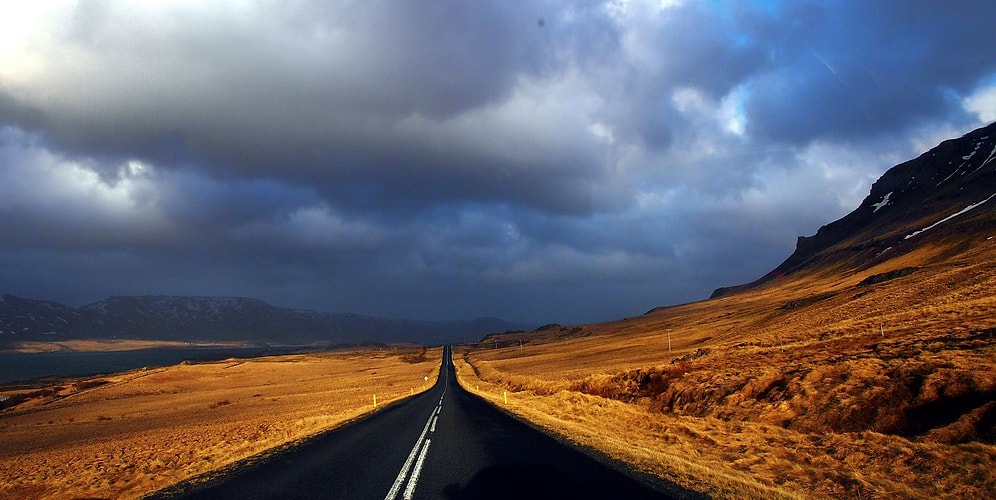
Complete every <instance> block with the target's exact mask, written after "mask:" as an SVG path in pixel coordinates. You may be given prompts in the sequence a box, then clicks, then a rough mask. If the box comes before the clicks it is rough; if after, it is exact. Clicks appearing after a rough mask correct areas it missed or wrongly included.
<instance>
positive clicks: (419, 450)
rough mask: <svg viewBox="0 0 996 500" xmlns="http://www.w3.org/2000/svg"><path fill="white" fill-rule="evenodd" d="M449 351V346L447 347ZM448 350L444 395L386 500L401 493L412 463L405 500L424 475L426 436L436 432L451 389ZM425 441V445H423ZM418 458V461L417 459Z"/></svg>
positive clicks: (427, 421)
mask: <svg viewBox="0 0 996 500" xmlns="http://www.w3.org/2000/svg"><path fill="white" fill-rule="evenodd" d="M446 349H449V346H447V347H446ZM446 349H444V351H443V375H444V377H443V395H441V396H439V403H437V404H436V407H435V408H433V410H432V413H430V414H429V420H426V421H425V427H423V428H422V434H420V435H419V436H418V439H416V440H415V446H413V447H412V451H411V453H409V454H408V459H407V460H405V464H404V465H403V466H402V467H401V471H399V472H398V477H396V478H395V479H394V484H392V485H391V490H390V491H388V492H387V496H386V497H384V500H394V499H395V498H397V497H398V492H399V491H401V485H402V484H404V483H405V478H406V477H408V471H409V470H411V468H412V462H415V469H414V470H413V471H412V476H411V477H410V478H408V486H406V487H405V491H404V498H405V500H411V498H412V494H413V493H414V492H415V485H416V484H417V483H418V477H419V475H420V474H421V473H422V465H423V464H424V462H425V456H426V455H427V454H428V453H429V443H430V442H431V440H429V439H426V438H425V436H426V434H428V433H434V432H436V422H437V421H439V413H440V412H442V411H443V396H445V395H446V389H447V388H449V377H446V376H445V375H446V373H447V366H446ZM423 441H424V445H423ZM416 456H417V457H418V460H417V461H416V459H415V457H416Z"/></svg>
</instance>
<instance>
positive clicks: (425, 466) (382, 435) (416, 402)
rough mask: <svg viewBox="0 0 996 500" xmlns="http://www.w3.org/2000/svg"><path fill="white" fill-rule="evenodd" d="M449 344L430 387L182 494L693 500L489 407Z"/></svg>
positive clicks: (174, 493)
mask: <svg viewBox="0 0 996 500" xmlns="http://www.w3.org/2000/svg"><path fill="white" fill-rule="evenodd" d="M450 356H451V352H450V348H449V347H446V348H445V349H444V355H443V363H442V365H441V367H440V376H439V380H438V381H437V383H436V385H435V386H433V387H432V389H430V390H429V391H427V392H424V393H422V394H420V395H417V396H415V397H413V398H410V399H408V400H406V401H404V402H401V403H399V404H396V405H394V406H391V407H389V408H386V409H384V410H382V411H380V412H378V413H376V414H374V415H372V416H370V417H369V418H366V419H364V420H362V421H359V422H356V423H353V424H350V425H348V426H346V427H343V428H341V429H338V430H335V431H332V432H329V433H327V434H325V435H323V436H321V437H319V438H316V439H314V440H312V441H309V442H308V443H306V444H304V445H301V446H299V447H296V448H294V449H291V450H289V451H287V452H284V453H281V454H279V455H275V456H273V457H271V458H269V459H267V460H265V461H263V462H261V463H257V464H252V465H246V466H243V467H239V468H237V470H236V471H235V472H233V473H232V474H230V475H228V476H226V477H224V478H222V479H220V480H216V481H214V482H212V483H210V484H209V485H208V486H207V487H201V489H198V490H195V491H185V492H184V491H183V490H184V488H185V487H184V486H181V487H180V488H174V489H173V490H171V491H169V492H164V493H163V494H161V495H160V496H161V497H162V496H167V497H176V496H177V495H179V496H180V497H182V498H189V499H202V498H203V499H208V498H210V499H216V498H239V499H270V498H273V499H276V498H280V499H287V498H332V499H377V500H379V499H382V498H383V499H402V498H416V499H430V498H431V499H435V498H441V499H453V500H455V499H485V498H495V499H499V498H500V499H506V498H514V499H522V498H543V499H556V498H571V499H601V498H623V499H641V498H695V497H698V495H696V494H694V493H691V492H687V491H684V490H681V489H680V488H678V487H677V486H673V485H668V484H662V483H658V484H656V488H654V487H651V486H648V485H647V484H645V483H643V482H641V481H639V480H637V479H634V477H633V476H631V475H629V474H624V473H622V472H619V471H618V470H616V469H614V468H611V467H609V466H607V465H604V464H603V463H601V462H599V461H597V460H595V459H593V458H591V457H590V456H588V455H587V454H585V453H582V452H580V451H578V450H576V449H574V448H572V447H569V446H565V445H564V444H562V443H561V442H559V441H558V440H556V439H553V438H551V437H549V436H547V435H546V434H544V433H542V432H540V431H537V430H535V429H533V428H532V427H530V426H528V425H526V424H524V423H522V422H520V421H518V420H516V419H514V418H512V417H510V416H508V415H507V414H505V413H504V412H502V411H499V410H497V409H495V408H494V407H492V406H490V405H489V404H488V403H486V402H484V401H482V400H481V399H479V398H477V397H476V396H473V395H471V394H470V393H468V392H466V391H464V390H463V389H462V388H461V387H460V386H459V384H457V381H456V377H455V375H454V371H453V364H452V359H451V358H450Z"/></svg>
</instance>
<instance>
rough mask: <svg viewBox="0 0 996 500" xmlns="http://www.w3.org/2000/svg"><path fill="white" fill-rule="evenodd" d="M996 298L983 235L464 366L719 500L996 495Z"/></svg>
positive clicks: (532, 413) (466, 361) (512, 349)
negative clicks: (956, 247) (962, 244)
mask: <svg viewBox="0 0 996 500" xmlns="http://www.w3.org/2000/svg"><path fill="white" fill-rule="evenodd" d="M909 266H913V267H916V268H917V270H916V272H914V273H913V274H911V275H908V276H902V277H899V278H895V279H892V280H888V281H885V282H882V283H878V284H875V285H872V286H857V285H858V283H859V282H861V281H862V280H863V279H865V278H866V277H868V276H871V275H874V274H878V273H885V272H889V271H893V270H896V269H901V268H903V267H909ZM994 291H996V241H992V240H983V239H980V240H979V241H977V242H976V243H975V244H974V245H973V246H971V247H970V248H968V249H963V251H962V252H961V253H959V254H957V255H956V256H955V257H954V258H953V257H952V256H951V252H950V251H949V249H946V248H943V247H929V246H928V247H924V248H921V249H919V250H917V251H916V252H912V253H910V254H907V255H904V256H902V257H901V258H897V259H894V260H891V261H888V262H885V263H882V264H880V265H878V266H875V267H870V268H868V269H862V270H860V271H859V272H851V273H848V274H842V273H840V272H839V270H831V271H826V272H823V273H820V274H810V275H808V276H801V277H795V278H793V279H790V280H789V279H785V280H783V281H781V282H773V283H770V284H768V285H767V286H765V287H764V288H762V289H759V290H755V291H753V292H750V293H747V294H741V295H736V296H730V297H725V298H720V299H715V300H709V301H704V302H698V303H694V304H686V305H682V306H676V307H669V308H662V309H658V310H655V311H652V312H651V313H648V314H647V315H644V316H642V317H638V318H628V319H626V320H623V321H618V322H613V323H606V324H598V325H585V326H582V327H564V328H560V329H553V330H550V331H547V332H542V333H534V334H518V335H512V336H506V337H504V338H500V339H499V343H500V345H503V346H504V347H500V348H499V349H494V348H493V343H492V344H481V345H479V346H474V347H473V348H465V349H463V350H457V353H456V355H455V357H456V358H457V359H456V360H455V361H456V363H457V367H458V374H459V376H460V379H461V381H462V383H463V385H464V386H466V387H468V388H469V389H471V390H477V389H478V387H479V388H480V389H479V392H480V393H482V394H484V395H485V396H486V397H490V398H491V399H492V400H493V401H495V402H499V403H500V402H501V401H502V398H501V395H502V394H501V393H502V392H503V391H508V399H509V403H508V409H509V410H510V411H512V412H515V413H517V414H520V415H521V416H523V417H525V418H527V419H529V420H531V421H533V422H535V423H537V424H538V425H541V426H543V427H546V428H548V429H550V430H552V431H554V432H557V433H560V434H562V435H564V436H566V437H568V438H569V439H572V440H574V441H576V442H579V443H581V444H585V445H589V446H593V447H595V448H598V449H601V450H603V451H605V452H607V453H609V454H610V455H612V456H615V457H617V458H619V459H621V460H624V461H627V462H629V463H631V464H633V465H635V466H636V467H638V468H640V469H642V470H645V471H648V472H651V473H654V474H657V475H659V476H661V477H664V478H666V479H670V480H673V481H676V482H678V483H679V484H683V485H685V486H688V487H690V488H692V489H696V490H700V491H704V492H706V493H709V494H711V495H715V496H718V497H728V498H747V497H750V498H772V497H779V496H781V497H793V496H805V497H831V498H844V497H849V498H859V497H860V498H897V497H898V498H934V497H961V498H993V497H996V446H994V444H996V430H994V424H996V344H994V339H996V292H994ZM668 329H670V330H671V350H670V351H669V349H668V336H667V330H668ZM519 340H524V342H525V343H524V344H523V345H522V347H519ZM501 404H503V403H501Z"/></svg>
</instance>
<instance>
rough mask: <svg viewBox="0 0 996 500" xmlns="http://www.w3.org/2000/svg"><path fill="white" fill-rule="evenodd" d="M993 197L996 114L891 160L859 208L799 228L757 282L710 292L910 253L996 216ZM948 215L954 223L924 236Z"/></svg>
mask: <svg viewBox="0 0 996 500" xmlns="http://www.w3.org/2000/svg"><path fill="white" fill-rule="evenodd" d="M993 198H996V122H994V123H991V124H989V125H987V126H984V127H980V128H978V129H975V130H973V131H971V132H968V133H967V134H965V135H963V136H961V137H958V138H954V139H947V140H945V141H942V142H941V143H940V144H938V145H937V146H935V147H933V148H931V149H930V150H928V151H926V152H924V153H923V154H921V155H920V156H918V157H916V158H914V159H911V160H908V161H905V162H903V163H900V164H898V165H895V166H894V167H892V168H890V169H889V170H888V171H886V172H885V173H884V174H883V175H882V176H881V177H880V178H879V179H878V180H876V181H875V183H874V184H872V187H871V189H870V191H869V193H868V196H866V197H865V198H864V200H863V201H862V202H861V204H860V205H858V207H857V208H856V209H854V210H853V211H852V212H850V213H849V214H847V215H845V216H844V217H842V218H840V219H837V220H836V221H833V222H831V223H829V224H826V225H824V226H822V227H820V228H819V230H818V231H817V232H816V234H814V235H812V236H800V237H799V239H798V241H797V243H796V249H795V251H794V252H793V253H792V254H791V255H790V256H789V257H788V258H787V259H785V261H783V262H782V263H781V264H780V265H778V266H777V267H776V268H774V269H773V270H771V271H770V272H768V273H767V274H765V275H764V276H762V277H760V278H758V279H757V280H755V281H752V282H750V283H746V284H742V285H735V286H729V287H721V288H717V289H716V290H715V291H714V292H713V293H712V295H711V296H710V298H718V297H723V296H726V295H730V294H734V293H739V292H743V291H747V290H752V289H755V288H757V287H760V286H762V285H764V284H766V283H768V282H771V281H773V280H776V279H780V278H783V277H785V276H788V275H793V274H798V273H802V272H806V271H811V270H813V269H815V268H819V267H822V266H825V265H828V264H830V263H834V265H836V266H838V267H843V268H844V269H842V270H846V269H850V270H857V269H860V268H863V267H867V266H869V265H871V264H873V263H876V262H880V261H882V260H887V259H889V258H894V257H896V256H898V255H900V254H903V253H907V252H909V251H911V250H913V249H914V248H916V246H918V245H920V244H923V243H924V242H925V240H929V239H936V238H938V237H943V236H944V234H945V233H948V234H950V232H951V231H952V230H953V229H957V228H958V227H959V226H961V227H963V228H964V229H968V228H967V227H965V224H972V223H982V224H987V225H992V223H993V222H992V218H988V219H986V218H984V217H976V216H977V215H978V214H979V213H992V212H994V211H996V203H994V202H992V200H993ZM970 212H974V213H971V214H970ZM973 218H974V221H973V220H971V219H973ZM954 219H959V220H954ZM945 223H950V224H949V225H950V226H954V227H953V228H952V227H946V228H943V230H942V231H931V234H929V235H926V236H923V237H921V235H922V234H923V233H926V232H928V230H934V229H937V228H938V227H939V226H941V225H942V224H945ZM965 232H966V233H972V232H974V231H965Z"/></svg>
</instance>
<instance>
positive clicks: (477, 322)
mask: <svg viewBox="0 0 996 500" xmlns="http://www.w3.org/2000/svg"><path fill="white" fill-rule="evenodd" d="M518 328H520V325H516V324H513V323H510V322H506V321H504V320H501V319H498V318H477V319H474V320H469V321H419V320H405V319H386V318H378V317H374V316H365V315H361V314H354V313H322V312H316V311H312V310H308V309H292V308H284V307H278V306H274V305H271V304H269V303H267V302H264V301H262V300H260V299H255V298H250V297H208V296H174V295H137V296H111V297H108V298H107V299H105V300H102V301H98V302H94V303H92V304H87V305H84V306H81V307H71V306H67V305H64V304H60V303H57V302H51V301H44V300H34V299H27V298H22V297H17V296H15V295H11V294H3V295H0V344H4V343H11V342H20V341H52V340H71V339H82V338H94V339H103V338H122V339H123V338H127V339H140V340H181V341H193V340H196V341H222V340H224V341H231V340H239V341H255V342H264V343H283V344H309V343H343V342H409V341H413V342H420V343H443V342H457V341H466V340H471V339H475V338H478V337H479V336H480V335H483V334H486V333H491V332H493V331H503V330H511V329H518Z"/></svg>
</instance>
